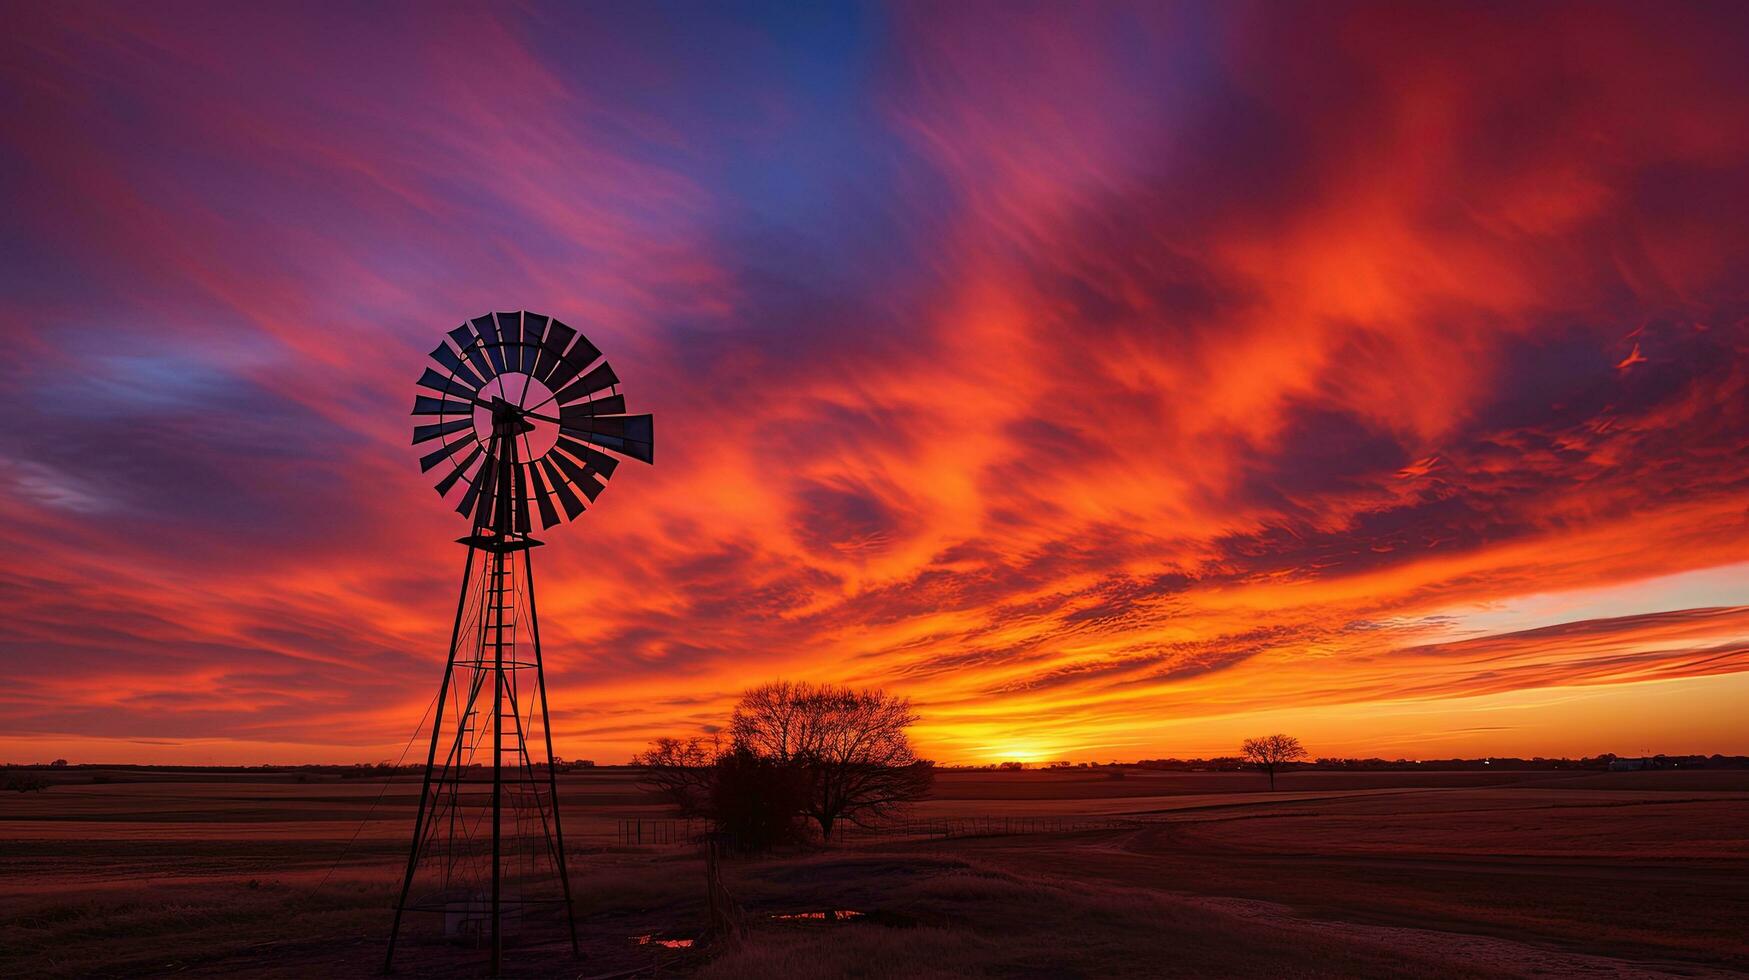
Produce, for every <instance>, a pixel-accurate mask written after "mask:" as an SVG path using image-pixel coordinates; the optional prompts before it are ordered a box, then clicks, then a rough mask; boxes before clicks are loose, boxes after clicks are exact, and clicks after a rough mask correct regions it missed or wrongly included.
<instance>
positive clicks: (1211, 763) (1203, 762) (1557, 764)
mask: <svg viewBox="0 0 1749 980" xmlns="http://www.w3.org/2000/svg"><path fill="white" fill-rule="evenodd" d="M1059 765H1060V764H1059ZM1612 767H1613V768H1616V769H1621V768H1627V767H1631V768H1634V769H1749V756H1743V755H1716V754H1715V755H1651V756H1618V755H1615V754H1613V753H1609V752H1605V753H1604V754H1602V755H1596V756H1585V757H1584V758H1581V759H1567V758H1560V759H1548V758H1544V757H1542V756H1536V757H1534V758H1530V759H1519V758H1515V757H1499V756H1493V757H1489V758H1485V759H1377V758H1373V759H1316V760H1312V761H1308V762H1293V763H1288V764H1287V765H1285V766H1283V770H1284V771H1286V770H1299V769H1337V770H1345V771H1361V772H1371V771H1378V772H1414V771H1432V770H1448V771H1462V770H1473V771H1482V772H1493V771H1506V770H1538V771H1540V770H1547V769H1580V770H1583V769H1590V770H1597V771H1605V770H1608V769H1610V768H1612ZM1133 768H1136V769H1158V770H1164V771H1168V772H1237V771H1240V770H1242V769H1245V768H1247V766H1246V764H1245V760H1243V759H1240V758H1238V757H1236V756H1222V757H1219V758H1215V759H1143V760H1141V761H1140V762H1137V763H1135V764H1134V765H1133Z"/></svg>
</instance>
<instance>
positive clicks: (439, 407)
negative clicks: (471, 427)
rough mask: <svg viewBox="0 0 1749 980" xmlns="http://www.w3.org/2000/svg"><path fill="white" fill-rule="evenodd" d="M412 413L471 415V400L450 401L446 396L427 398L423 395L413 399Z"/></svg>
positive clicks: (472, 411)
mask: <svg viewBox="0 0 1749 980" xmlns="http://www.w3.org/2000/svg"><path fill="white" fill-rule="evenodd" d="M413 414H414V415H473V414H474V403H473V402H452V401H450V400H449V399H447V398H427V397H425V396H424V395H418V396H415V397H414V399H413Z"/></svg>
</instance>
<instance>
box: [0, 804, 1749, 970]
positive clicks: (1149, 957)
mask: <svg viewBox="0 0 1749 980" xmlns="http://www.w3.org/2000/svg"><path fill="white" fill-rule="evenodd" d="M92 775H93V773H91V772H90V771H88V770H81V771H77V772H74V773H68V774H66V775H65V776H64V777H63V778H64V779H67V780H71V781H67V782H61V783H58V784H57V785H55V786H53V787H51V788H50V789H48V790H47V791H45V792H42V793H8V794H5V796H4V798H0V852H3V854H4V857H3V859H0V976H8V977H11V976H18V977H37V976H44V977H52V976H155V975H169V974H178V975H196V976H199V975H207V976H214V975H252V976H274V977H307V976H322V977H351V976H366V975H370V974H372V973H373V972H374V971H375V970H376V969H377V967H378V966H379V964H380V961H381V956H382V942H383V938H384V936H385V934H386V932H387V929H388V922H389V914H388V912H387V909H388V907H389V905H390V904H391V902H392V900H393V889H394V887H395V884H396V881H397V879H396V875H397V873H398V870H399V863H400V861H401V860H403V859H404V854H403V848H404V847H405V840H406V837H407V835H408V832H409V827H410V825H411V822H412V808H413V806H414V804H415V802H416V790H417V784H416V783H414V782H411V781H407V780H405V779H404V778H403V781H401V782H396V783H385V782H383V781H380V780H367V779H351V780H340V779H337V778H336V779H313V780H311V781H307V782H298V781H296V779H295V778H292V777H274V776H257V775H251V776H219V775H215V774H211V773H187V774H176V773H167V772H150V773H128V772H116V773H111V774H98V775H100V776H102V777H103V778H104V779H105V780H107V781H104V782H92V781H90V780H91V777H92ZM561 795H562V798H563V801H564V805H565V820H566V830H567V834H568V838H569V840H570V842H571V847H572V851H573V854H574V857H573V881H574V885H575V890H576V893H577V895H578V896H579V912H580V915H581V921H580V925H581V927H582V938H583V943H584V947H585V953H586V956H585V958H584V959H583V960H580V961H579V960H574V959H572V958H571V957H570V955H569V951H568V948H567V946H566V945H565V944H564V943H562V942H561V941H560V940H559V937H558V934H557V933H556V932H555V931H553V930H551V929H543V928H541V927H540V926H539V924H531V926H530V927H529V928H528V929H527V930H525V932H524V933H523V934H522V935H521V936H519V937H518V941H517V943H516V945H515V946H514V947H513V948H512V949H510V950H509V951H508V952H507V961H508V964H509V972H510V975H513V976H564V977H604V976H612V975H626V976H630V975H664V976H686V975H698V976H703V977H716V978H767V977H773V976H798V977H881V976H931V977H957V976H1007V977H1013V976H1023V977H1027V976H1030V977H1057V976H1064V977H1108V976H1120V977H1127V976H1137V977H1140V976H1198V977H1227V976H1268V977H1282V976H1291V977H1351V976H1353V977H1499V976H1540V977H1549V976H1585V977H1643V976H1688V977H1704V976H1722V975H1739V974H1740V973H1741V972H1742V971H1745V970H1749V941H1746V940H1745V938H1744V929H1743V927H1742V923H1743V922H1745V921H1749V773H1733V772H1643V773H1608V774H1587V773H1558V772H1547V773H1535V772H1532V773H1487V772H1482V773H1470V772H1462V773H1342V772H1331V773H1321V772H1303V773H1293V774H1289V775H1286V776H1284V777H1283V778H1282V779H1281V781H1280V792H1277V793H1273V794H1271V793H1268V792H1265V791H1264V786H1263V783H1262V781H1261V779H1260V777H1257V776H1254V775H1249V774H1229V773H1157V772H1143V771H1133V770H1132V771H1129V772H1128V773H1127V774H1126V776H1125V778H1123V779H1112V778H1109V776H1108V775H1107V774H1106V773H1104V772H1101V771H1069V772H1023V773H986V772H976V773H958V772H949V773H943V774H942V775H941V776H940V778H939V780H938V784H937V792H936V795H935V798H934V799H932V800H930V801H928V802H926V803H923V804H920V805H919V806H918V807H917V808H916V816H917V817H919V818H921V819H940V820H949V819H957V820H961V821H964V820H966V819H974V818H982V819H985V820H986V821H990V823H987V824H985V825H986V826H1000V825H1001V824H999V823H996V822H997V821H1001V820H1002V819H1004V818H1007V819H1008V820H1009V821H1010V823H1009V824H1008V825H1009V826H1013V825H1014V824H1013V821H1014V819H1015V818H1023V817H1035V818H1036V817H1050V818H1057V819H1059V820H1062V819H1076V818H1083V819H1086V820H1088V821H1098V822H1099V826H1100V827H1101V828H1102V829H1094V830H1076V831H1064V832H1046V833H1012V834H1005V833H994V834H982V833H979V834H969V835H963V836H952V837H941V836H936V837H926V836H909V837H871V838H857V839H853V840H851V841H849V842H847V843H842V844H838V845H835V846H833V847H831V848H829V849H822V850H812V851H807V852H797V853H791V854H785V855H779V856H775V857H770V858H762V859H737V860H733V861H730V862H729V863H728V865H727V868H726V871H725V879H726V882H727V884H728V887H729V889H730V891H731V893H732V894H733V895H734V896H735V898H736V899H737V901H739V902H740V903H741V905H742V906H743V908H744V910H745V913H746V914H745V921H746V922H747V923H748V925H749V931H748V934H747V938H746V940H745V942H744V943H742V944H741V945H740V947H739V948H736V949H730V948H727V947H725V946H724V945H722V944H718V945H717V946H716V947H714V948H707V947H706V946H703V945H700V946H694V947H691V948H685V947H681V948H670V947H665V946H662V945H660V944H657V943H648V942H646V943H642V944H640V943H639V942H638V937H645V936H653V937H657V938H662V937H675V938H690V937H693V936H697V935H698V934H699V933H700V932H701V930H702V928H703V926H704V924H705V909H704V887H703V886H704V875H703V866H702V861H701V859H700V858H699V856H698V855H697V853H696V852H695V850H694V849H692V848H690V847H686V846H635V845H633V846H626V845H624V844H622V843H621V837H620V836H619V826H620V821H622V820H624V819H627V818H645V819H654V818H660V817H661V816H663V814H662V810H661V808H660V807H657V806H655V805H652V804H651V803H650V802H649V801H648V800H646V799H645V797H644V796H643V794H642V793H640V792H639V791H638V790H637V788H636V786H635V785H634V784H633V782H632V779H631V777H630V774H629V773H627V772H625V771H623V770H605V769H604V770H599V771H597V772H594V773H590V774H587V775H574V776H568V777H565V778H564V779H563V782H562V787H561ZM962 825H963V824H962ZM1058 825H1061V824H1060V823H1059V824H1058ZM1034 826H1050V824H1048V823H1045V822H1043V821H1040V822H1038V823H1035V824H1034ZM355 835H356V839H354V838H355ZM839 909H843V910H854V911H857V912H860V913H863V914H862V915H859V916H856V917H851V918H846V919H843V920H835V919H818V918H801V919H782V918H776V917H777V916H783V915H794V914H797V913H807V912H815V911H823V910H839ZM398 965H399V967H400V969H399V970H398V971H397V972H399V973H401V974H403V975H417V976H446V977H447V976H455V977H462V976H478V975H481V974H482V973H483V972H484V960H483V958H482V956H481V955H480V953H479V952H478V951H477V950H474V949H468V948H458V947H455V946H452V945H448V944H445V943H444V942H442V941H441V940H439V939H437V938H435V937H432V936H429V935H426V934H424V933H421V932H418V931H417V930H416V931H415V933H414V935H412V936H411V937H409V938H408V939H406V940H404V942H403V946H402V952H401V954H398Z"/></svg>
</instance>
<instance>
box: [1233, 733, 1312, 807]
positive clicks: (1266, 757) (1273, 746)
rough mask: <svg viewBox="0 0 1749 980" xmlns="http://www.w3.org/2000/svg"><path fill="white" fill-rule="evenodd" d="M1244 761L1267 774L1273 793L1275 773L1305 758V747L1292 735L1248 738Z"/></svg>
mask: <svg viewBox="0 0 1749 980" xmlns="http://www.w3.org/2000/svg"><path fill="white" fill-rule="evenodd" d="M1243 754H1244V756H1245V761H1246V762H1249V763H1251V764H1252V765H1254V766H1256V767H1258V768H1259V769H1262V770H1263V771H1264V772H1267V773H1269V791H1270V792H1271V793H1273V792H1275V771H1276V770H1277V769H1280V768H1281V767H1282V766H1284V765H1286V764H1287V763H1289V762H1298V761H1299V760H1301V759H1304V758H1305V757H1306V749H1305V746H1303V745H1301V744H1300V740H1299V739H1297V738H1294V737H1293V736H1292V735H1265V736H1263V737H1262V738H1248V739H1246V740H1245V747H1244V749H1243Z"/></svg>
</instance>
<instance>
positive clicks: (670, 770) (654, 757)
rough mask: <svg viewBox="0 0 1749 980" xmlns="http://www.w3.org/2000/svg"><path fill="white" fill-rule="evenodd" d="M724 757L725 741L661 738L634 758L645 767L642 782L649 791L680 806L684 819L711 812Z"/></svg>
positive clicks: (701, 737)
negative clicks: (714, 790)
mask: <svg viewBox="0 0 1749 980" xmlns="http://www.w3.org/2000/svg"><path fill="white" fill-rule="evenodd" d="M722 755H723V744H722V739H721V738H720V737H719V736H716V735H694V736H693V737H691V738H659V739H656V740H655V741H654V742H651V743H650V747H649V748H648V749H646V750H645V751H644V752H642V753H641V754H639V755H634V756H632V765H634V766H643V767H644V772H643V775H642V776H641V777H640V779H639V782H640V783H641V784H642V785H643V786H644V787H645V788H646V789H648V790H650V791H651V792H653V793H655V794H656V795H657V796H659V797H661V798H662V799H663V800H665V801H666V802H668V803H672V804H673V805H674V806H676V807H678V808H679V810H680V813H681V815H682V816H686V817H697V816H704V815H707V814H708V813H709V811H710V808H711V793H712V791H713V789H714V787H715V784H716V765H717V762H718V760H719V759H720V758H721V757H722Z"/></svg>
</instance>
